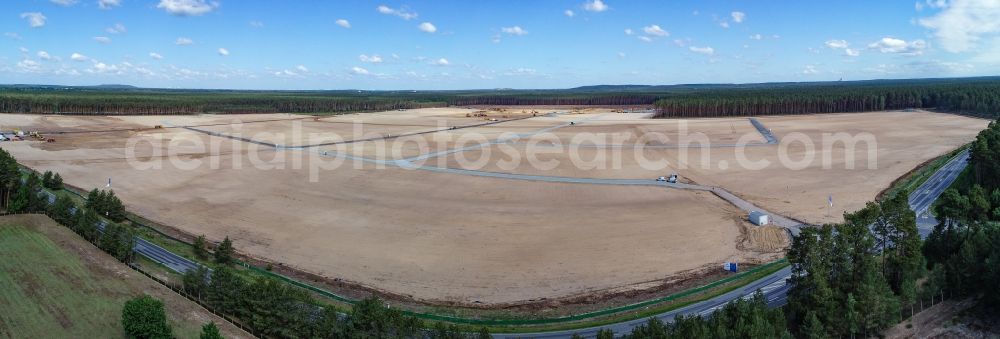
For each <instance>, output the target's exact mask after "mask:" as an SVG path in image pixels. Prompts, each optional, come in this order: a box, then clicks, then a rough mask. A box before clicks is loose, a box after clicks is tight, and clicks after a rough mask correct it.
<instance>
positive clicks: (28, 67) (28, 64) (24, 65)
mask: <svg viewBox="0 0 1000 339" xmlns="http://www.w3.org/2000/svg"><path fill="white" fill-rule="evenodd" d="M17 68H19V69H20V71H22V72H37V71H39V70H40V69H41V64H39V63H38V61H35V60H31V59H24V60H21V61H20V62H18V63H17Z"/></svg>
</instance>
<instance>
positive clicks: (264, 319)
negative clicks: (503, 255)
mask: <svg viewBox="0 0 1000 339" xmlns="http://www.w3.org/2000/svg"><path fill="white" fill-rule="evenodd" d="M184 289H185V291H187V292H188V293H189V294H191V295H194V296H196V297H197V298H200V299H201V300H202V301H204V302H205V303H207V304H208V305H210V306H212V307H213V308H215V310H216V311H217V312H222V313H224V314H227V315H230V316H233V317H235V318H236V319H239V321H240V322H241V323H242V324H243V325H245V326H248V327H250V328H252V329H254V331H255V332H258V333H261V334H263V336H265V337H269V338H425V337H429V338H441V339H445V338H449V339H450V338H455V339H458V338H490V336H489V332H487V331H486V330H485V329H483V330H481V331H480V332H478V333H476V334H468V333H464V332H463V331H462V330H461V329H460V328H458V327H455V326H445V325H443V324H440V323H439V324H436V325H435V326H434V327H433V328H431V329H425V324H424V323H423V321H421V320H420V319H417V318H415V317H412V316H408V315H405V314H403V313H402V312H400V311H399V310H397V309H394V308H391V307H389V306H388V305H386V304H384V303H383V302H382V301H381V300H379V299H378V298H374V297H372V298H367V299H364V300H361V301H359V302H357V303H356V304H354V306H353V307H352V308H351V310H350V312H348V313H347V314H346V315H342V314H339V313H338V312H337V310H336V309H335V308H333V307H332V306H329V305H326V304H321V303H318V302H317V301H316V300H315V299H313V297H312V296H311V295H310V294H309V293H307V292H306V291H304V290H302V289H299V288H296V287H293V286H290V285H288V284H286V283H283V282H280V281H277V280H275V279H272V278H268V277H258V278H255V279H248V278H244V277H243V276H240V275H239V274H237V273H236V272H235V271H233V269H231V268H229V267H227V266H225V265H220V266H217V267H215V268H214V270H212V271H211V274H210V273H209V270H208V269H207V268H205V267H202V268H200V269H198V270H193V271H189V272H188V273H187V274H185V276H184Z"/></svg>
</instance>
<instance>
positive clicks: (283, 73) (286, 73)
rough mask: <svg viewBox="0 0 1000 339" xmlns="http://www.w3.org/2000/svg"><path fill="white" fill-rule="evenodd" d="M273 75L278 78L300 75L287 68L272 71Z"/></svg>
mask: <svg viewBox="0 0 1000 339" xmlns="http://www.w3.org/2000/svg"><path fill="white" fill-rule="evenodd" d="M274 76H276V77H279V78H300V77H302V75H301V74H298V73H295V72H292V71H290V70H287V69H286V70H280V71H277V72H274Z"/></svg>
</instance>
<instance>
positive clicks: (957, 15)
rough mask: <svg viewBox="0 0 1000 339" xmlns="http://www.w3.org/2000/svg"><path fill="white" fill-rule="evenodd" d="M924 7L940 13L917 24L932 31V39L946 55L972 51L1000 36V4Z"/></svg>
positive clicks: (988, 0)
mask: <svg viewBox="0 0 1000 339" xmlns="http://www.w3.org/2000/svg"><path fill="white" fill-rule="evenodd" d="M927 4H928V5H929V6H930V7H934V8H943V9H942V10H941V11H940V12H938V13H937V15H934V16H932V17H928V18H922V19H920V20H919V21H918V23H919V24H920V25H921V26H924V27H927V28H930V29H931V30H933V31H934V33H933V34H934V37H935V38H937V40H938V42H939V43H940V44H941V47H943V48H944V49H945V50H946V51H949V52H952V53H960V52H965V51H969V50H973V49H975V48H976V47H978V45H979V41H980V40H982V39H983V38H988V37H996V36H998V34H1000V1H996V0H953V1H947V2H945V1H933V2H931V1H928V2H927Z"/></svg>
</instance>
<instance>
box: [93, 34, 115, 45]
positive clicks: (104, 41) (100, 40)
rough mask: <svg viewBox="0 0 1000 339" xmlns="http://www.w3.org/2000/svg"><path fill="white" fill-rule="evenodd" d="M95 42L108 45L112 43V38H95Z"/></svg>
mask: <svg viewBox="0 0 1000 339" xmlns="http://www.w3.org/2000/svg"><path fill="white" fill-rule="evenodd" d="M94 41H97V42H99V43H102V44H105V45H107V44H110V43H111V38H109V37H106V36H95V37H94Z"/></svg>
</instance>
